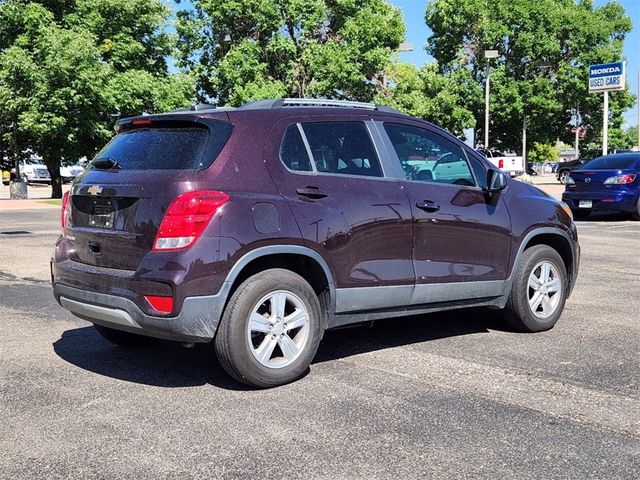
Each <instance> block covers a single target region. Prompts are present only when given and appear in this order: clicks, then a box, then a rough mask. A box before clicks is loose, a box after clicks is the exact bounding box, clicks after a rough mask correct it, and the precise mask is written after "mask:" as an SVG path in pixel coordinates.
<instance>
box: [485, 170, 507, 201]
mask: <svg viewBox="0 0 640 480" xmlns="http://www.w3.org/2000/svg"><path fill="white" fill-rule="evenodd" d="M505 188H507V176H506V175H505V174H504V172H501V171H500V170H494V169H491V170H489V171H488V172H487V193H488V194H489V195H494V194H497V193H500V192H501V191H502V190H504V189H505Z"/></svg>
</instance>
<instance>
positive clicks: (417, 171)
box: [384, 122, 476, 187]
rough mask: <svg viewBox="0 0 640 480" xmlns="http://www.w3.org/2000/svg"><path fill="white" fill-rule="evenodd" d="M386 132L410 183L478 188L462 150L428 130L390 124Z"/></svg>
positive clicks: (385, 127)
mask: <svg viewBox="0 0 640 480" xmlns="http://www.w3.org/2000/svg"><path fill="white" fill-rule="evenodd" d="M384 129H385V131H386V132H387V135H388V136H389V139H390V140H391V143H392V145H393V148H394V150H395V152H396V154H397V155H398V159H399V160H400V164H401V165H402V169H403V170H404V175H405V178H406V179H407V180H414V181H418V182H427V183H447V184H453V185H461V186H469V187H472V186H475V185H476V183H475V180H474V177H473V174H472V173H471V168H469V163H468V162H467V158H466V155H465V153H464V152H463V150H462V148H460V147H459V146H458V145H456V144H454V143H453V142H451V141H449V140H447V139H446V138H444V137H441V136H440V135H438V134H436V133H433V132H431V131H429V130H426V129H424V128H419V127H414V126H411V125H402V124H397V123H386V122H385V124H384Z"/></svg>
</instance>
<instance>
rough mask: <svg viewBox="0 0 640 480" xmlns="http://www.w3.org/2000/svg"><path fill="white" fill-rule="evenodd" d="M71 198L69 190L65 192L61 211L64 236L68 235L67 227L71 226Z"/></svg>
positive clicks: (61, 225)
mask: <svg viewBox="0 0 640 480" xmlns="http://www.w3.org/2000/svg"><path fill="white" fill-rule="evenodd" d="M70 199H71V194H70V193H69V192H65V193H64V195H63V196H62V210H61V211H60V227H61V228H62V236H63V237H66V236H67V227H68V226H69V213H70V212H69V210H71V205H70V204H69V200H70Z"/></svg>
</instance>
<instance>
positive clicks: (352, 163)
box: [302, 122, 382, 177]
mask: <svg viewBox="0 0 640 480" xmlns="http://www.w3.org/2000/svg"><path fill="white" fill-rule="evenodd" d="M302 129H303V130H304V133H305V136H306V137H307V141H308V143H309V148H310V149H311V155H312V156H313V161H314V164H315V167H316V170H317V171H318V173H337V174H343V175H365V176H371V177H381V176H382V168H381V167H380V162H379V160H378V156H377V155H376V151H375V148H374V146H373V143H372V142H371V137H370V136H369V132H368V131H367V128H366V126H365V124H364V123H363V122H318V123H303V124H302Z"/></svg>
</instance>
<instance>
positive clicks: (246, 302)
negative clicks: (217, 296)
mask: <svg viewBox="0 0 640 480" xmlns="http://www.w3.org/2000/svg"><path fill="white" fill-rule="evenodd" d="M323 318H324V316H323V312H322V309H321V307H320V302H319V300H318V296H317V295H316V292H314V290H313V288H311V285H309V283H307V281H306V280H305V279H304V278H302V277H301V276H300V275H298V274H296V273H294V272H291V271H289V270H284V269H280V268H274V269H271V270H265V271H263V272H260V273H257V274H256V275H253V276H252V277H249V278H248V279H247V280H245V281H244V282H243V283H242V284H241V285H240V286H239V287H238V288H237V290H236V291H235V292H234V293H233V295H232V296H231V299H230V300H229V303H228V304H227V307H226V308H225V311H224V314H223V316H222V319H221V321H220V325H219V327H218V332H217V334H216V338H215V343H214V345H215V350H216V354H217V356H218V360H219V361H220V364H221V365H222V367H223V368H224V369H225V370H226V371H227V373H228V374H229V375H231V376H232V377H233V378H235V379H236V380H238V381H239V382H242V383H245V384H247V385H251V386H253V387H259V388H269V387H275V386H278V385H283V384H285V383H289V382H292V381H293V380H296V379H298V378H300V377H301V376H302V375H303V374H304V373H305V372H306V371H307V370H308V368H309V364H310V363H311V361H312V360H313V357H314V356H315V354H316V351H317V350H318V345H319V343H320V339H321V337H322V332H323V329H324V321H323Z"/></svg>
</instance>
